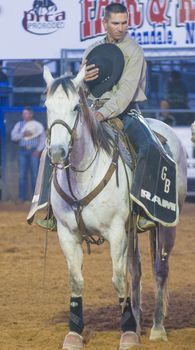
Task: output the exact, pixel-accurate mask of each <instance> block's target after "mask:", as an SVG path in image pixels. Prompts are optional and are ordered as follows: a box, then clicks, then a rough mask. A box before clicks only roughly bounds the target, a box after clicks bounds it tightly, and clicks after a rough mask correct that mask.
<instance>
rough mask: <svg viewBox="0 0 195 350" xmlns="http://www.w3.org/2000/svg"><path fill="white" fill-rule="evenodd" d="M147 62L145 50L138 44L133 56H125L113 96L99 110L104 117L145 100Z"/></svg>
mask: <svg viewBox="0 0 195 350" xmlns="http://www.w3.org/2000/svg"><path fill="white" fill-rule="evenodd" d="M145 72H146V62H145V59H144V54H143V50H142V49H141V48H140V47H139V46H136V47H135V50H134V52H133V54H132V55H131V56H125V68H124V71H123V74H122V76H121V79H120V81H119V82H118V84H117V85H116V86H114V88H113V90H112V96H111V97H110V99H109V100H108V101H107V102H106V103H105V104H104V106H103V107H102V108H100V109H99V112H100V113H101V114H102V115H103V116H104V118H105V119H106V118H113V117H116V116H118V115H119V114H121V113H123V112H124V111H125V110H126V108H127V107H128V105H129V104H130V102H138V101H144V100H145V99H146V96H145V94H144V90H145Z"/></svg>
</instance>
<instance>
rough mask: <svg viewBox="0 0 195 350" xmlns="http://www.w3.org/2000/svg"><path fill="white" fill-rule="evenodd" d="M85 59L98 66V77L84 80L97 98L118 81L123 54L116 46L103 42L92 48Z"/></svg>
mask: <svg viewBox="0 0 195 350" xmlns="http://www.w3.org/2000/svg"><path fill="white" fill-rule="evenodd" d="M86 59H87V65H91V64H95V66H96V67H98V68H99V75H98V78H97V79H95V80H93V81H87V82H86V84H87V86H88V87H89V90H90V92H91V93H92V95H93V96H94V97H97V98H98V97H100V96H101V95H102V94H103V93H104V92H106V91H109V90H111V89H112V87H113V86H114V85H115V84H116V83H117V82H118V81H119V79H120V77H121V74H122V72H123V68H124V64H125V61H124V56H123V53H122V51H121V50H120V49H119V47H118V46H116V45H115V44H111V43H105V44H100V45H98V46H96V47H95V48H94V49H92V50H91V51H90V53H89V54H88V55H87V57H86Z"/></svg>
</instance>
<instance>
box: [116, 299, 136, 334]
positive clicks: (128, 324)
mask: <svg viewBox="0 0 195 350" xmlns="http://www.w3.org/2000/svg"><path fill="white" fill-rule="evenodd" d="M119 303H120V307H121V310H122V305H123V303H124V298H119ZM121 329H122V331H123V332H127V331H132V332H136V320H135V317H134V315H133V312H132V309H131V301H130V298H127V300H126V305H125V308H124V311H123V313H122V318H121Z"/></svg>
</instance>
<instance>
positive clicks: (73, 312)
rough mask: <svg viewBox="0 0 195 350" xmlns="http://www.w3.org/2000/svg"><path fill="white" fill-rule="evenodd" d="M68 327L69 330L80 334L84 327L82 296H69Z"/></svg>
mask: <svg viewBox="0 0 195 350" xmlns="http://www.w3.org/2000/svg"><path fill="white" fill-rule="evenodd" d="M69 328H70V331H71V332H76V333H78V334H81V333H82V331H83V328H84V322H83V307H82V297H71V298H70V319H69Z"/></svg>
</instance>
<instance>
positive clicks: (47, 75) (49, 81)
mask: <svg viewBox="0 0 195 350" xmlns="http://www.w3.org/2000/svg"><path fill="white" fill-rule="evenodd" d="M43 78H44V80H45V82H46V84H47V86H50V85H51V84H52V82H53V80H54V78H53V77H52V75H51V73H50V70H49V68H48V67H47V66H44V67H43Z"/></svg>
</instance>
